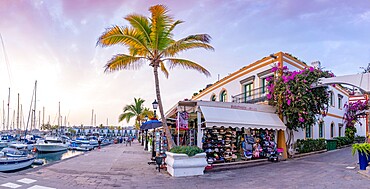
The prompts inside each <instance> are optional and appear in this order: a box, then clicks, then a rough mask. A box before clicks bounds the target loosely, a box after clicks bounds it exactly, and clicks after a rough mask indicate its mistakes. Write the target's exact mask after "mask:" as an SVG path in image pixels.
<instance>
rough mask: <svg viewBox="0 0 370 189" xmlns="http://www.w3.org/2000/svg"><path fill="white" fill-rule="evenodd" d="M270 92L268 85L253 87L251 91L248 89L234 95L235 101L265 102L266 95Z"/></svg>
mask: <svg viewBox="0 0 370 189" xmlns="http://www.w3.org/2000/svg"><path fill="white" fill-rule="evenodd" d="M267 94H268V92H267V89H266V87H265V88H264V89H263V87H260V88H256V89H253V90H251V91H247V92H245V93H241V94H238V95H235V96H232V99H233V102H238V103H250V104H255V103H258V102H264V101H266V100H267V97H266V95H267Z"/></svg>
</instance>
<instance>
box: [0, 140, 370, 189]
mask: <svg viewBox="0 0 370 189" xmlns="http://www.w3.org/2000/svg"><path fill="white" fill-rule="evenodd" d="M350 151H351V149H350V148H346V149H341V150H336V151H332V152H327V153H323V154H318V155H312V156H309V157H304V158H301V159H294V160H289V161H285V162H280V163H270V164H267V165H261V166H256V167H248V168H242V169H234V170H228V171H221V172H211V173H206V174H205V175H203V176H195V177H187V178H173V177H170V176H169V175H168V174H167V173H166V172H165V171H161V172H160V173H159V172H158V171H156V170H155V166H154V165H148V164H147V161H148V160H149V157H150V153H149V152H144V151H143V150H142V146H140V144H133V146H131V147H130V146H127V147H126V146H125V145H123V144H115V145H111V146H107V147H105V148H102V149H100V150H95V151H92V152H88V153H86V154H84V155H80V156H78V157H74V158H71V159H68V160H64V161H61V162H58V163H55V164H51V165H47V166H42V167H41V168H36V169H27V170H24V171H20V172H17V173H1V174H0V188H19V189H22V188H31V189H51V188H61V189H63V188H68V189H69V188H76V189H79V188H148V187H150V188H158V189H159V188H161V189H163V188H369V187H370V186H369V184H370V179H369V178H367V177H364V176H362V175H360V174H358V173H357V171H358V166H357V157H352V155H351V152H350ZM347 166H355V167H356V168H355V169H354V170H350V169H346V167H347ZM22 181H28V183H27V182H26V183H24V182H22ZM12 184H16V185H12ZM11 186H13V187H11ZM16 186H18V187H16Z"/></svg>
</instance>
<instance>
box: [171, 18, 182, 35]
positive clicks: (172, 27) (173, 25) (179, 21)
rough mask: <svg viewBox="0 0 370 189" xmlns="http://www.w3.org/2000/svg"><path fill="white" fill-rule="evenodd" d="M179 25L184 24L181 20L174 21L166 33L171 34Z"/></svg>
mask: <svg viewBox="0 0 370 189" xmlns="http://www.w3.org/2000/svg"><path fill="white" fill-rule="evenodd" d="M181 23H184V21H182V20H176V22H174V23H173V24H171V26H170V28H169V29H168V33H171V32H172V31H173V29H175V27H176V26H177V25H179V24H181Z"/></svg>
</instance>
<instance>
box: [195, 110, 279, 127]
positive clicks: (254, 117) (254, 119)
mask: <svg viewBox="0 0 370 189" xmlns="http://www.w3.org/2000/svg"><path fill="white" fill-rule="evenodd" d="M200 109H201V111H202V113H203V116H204V119H205V124H206V127H213V126H216V127H221V126H224V127H233V128H237V127H238V128H242V127H244V128H252V129H274V130H275V129H277V130H285V129H286V126H285V125H284V123H283V122H282V121H281V120H280V118H279V117H278V115H277V114H274V113H266V112H258V111H249V110H239V109H232V108H218V107H207V106H200Z"/></svg>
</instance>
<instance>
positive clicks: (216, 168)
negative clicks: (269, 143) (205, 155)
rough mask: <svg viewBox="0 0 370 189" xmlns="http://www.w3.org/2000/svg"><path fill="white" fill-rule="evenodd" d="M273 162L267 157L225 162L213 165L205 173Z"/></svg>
mask: <svg viewBox="0 0 370 189" xmlns="http://www.w3.org/2000/svg"><path fill="white" fill-rule="evenodd" d="M271 163H273V162H270V161H268V160H267V159H259V160H251V161H240V162H231V163H223V164H214V165H212V169H208V170H205V171H204V172H205V173H208V172H219V171H227V170H233V169H241V168H247V167H255V166H260V165H267V164H271Z"/></svg>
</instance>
